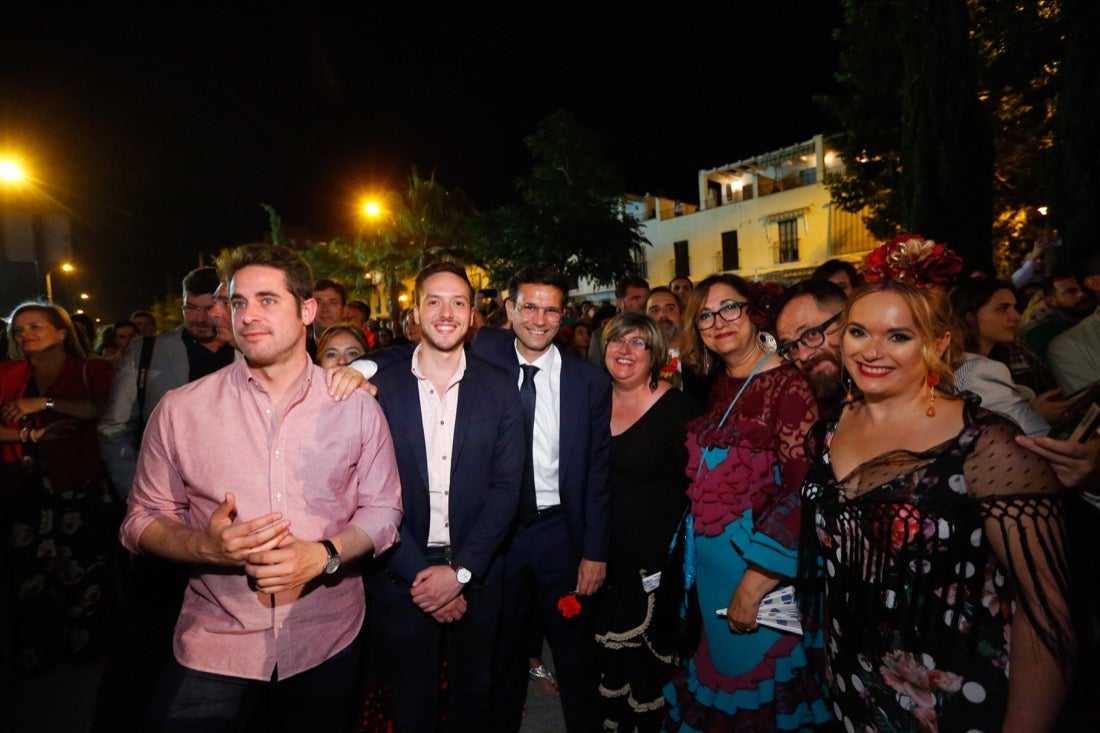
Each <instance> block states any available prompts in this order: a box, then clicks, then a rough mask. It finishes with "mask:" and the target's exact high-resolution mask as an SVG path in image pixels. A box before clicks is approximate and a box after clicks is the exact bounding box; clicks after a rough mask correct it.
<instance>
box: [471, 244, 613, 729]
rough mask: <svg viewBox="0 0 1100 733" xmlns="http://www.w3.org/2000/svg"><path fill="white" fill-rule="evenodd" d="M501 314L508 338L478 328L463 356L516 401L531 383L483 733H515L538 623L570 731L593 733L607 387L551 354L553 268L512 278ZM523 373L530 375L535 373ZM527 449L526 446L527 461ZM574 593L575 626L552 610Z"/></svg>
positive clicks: (559, 291)
mask: <svg viewBox="0 0 1100 733" xmlns="http://www.w3.org/2000/svg"><path fill="white" fill-rule="evenodd" d="M508 290H509V296H510V297H509V300H508V302H507V303H506V304H505V308H506V309H507V312H508V317H509V320H510V321H511V324H512V331H511V332H508V331H502V330H498V329H490V328H482V329H479V330H478V332H477V336H475V337H474V341H473V344H472V345H471V352H472V353H473V354H475V355H477V356H481V357H484V358H485V359H486V360H487V361H490V362H492V363H494V364H496V365H498V366H501V367H503V368H504V369H507V370H508V373H509V374H510V385H511V387H512V389H513V390H517V389H519V390H522V389H523V387H524V382H525V380H526V379H528V373H530V374H531V376H530V379H532V380H533V384H534V386H535V395H534V397H533V403H534V416H533V424H531V425H530V426H528V427H527V429H529V430H531V437H530V438H529V439H528V440H529V441H530V443H529V445H530V457H529V459H528V460H529V461H530V463H529V465H528V466H527V467H526V470H527V471H528V472H529V478H528V487H529V488H528V490H527V493H528V496H527V497H524V496H523V491H522V490H521V498H520V510H519V516H518V518H517V519H518V521H517V522H516V525H515V529H514V532H513V534H512V536H511V538H510V540H509V544H508V546H507V549H506V551H505V557H504V608H503V612H502V615H501V624H500V634H499V636H498V639H497V649H496V662H495V664H494V670H495V671H494V679H493V720H492V730H494V731H509V732H514V731H517V730H519V727H520V724H521V722H522V715H523V712H522V711H523V703H524V700H525V697H526V693H527V670H528V662H527V643H526V640H527V635H526V629H527V624H528V623H529V619H530V618H531V617H532V616H533V614H538V615H539V616H540V617H541V620H542V624H543V629H544V633H545V635H546V639H547V641H548V642H549V644H550V649H551V651H552V653H553V656H554V666H555V668H556V671H557V674H558V681H559V685H560V691H561V703H562V710H563V712H564V713H565V723H566V728H567V730H569V731H571V732H572V733H577V732H581V731H593V730H599V729H600V728H601V723H600V715H599V692H598V684H599V682H598V672H597V669H596V662H595V640H594V636H593V630H592V624H591V620H592V619H591V617H592V612H593V609H592V606H593V605H594V604H595V601H594V599H591V598H590V596H592V595H593V594H595V593H596V591H597V590H599V588H600V586H601V585H602V584H603V580H604V576H605V573H606V567H607V550H608V542H609V515H610V494H609V491H608V487H607V476H608V470H609V461H610V444H611V432H610V431H611V428H610V424H611V380H610V378H609V377H608V375H607V374H606V373H605V372H604V371H602V370H600V369H598V368H596V367H595V366H593V365H592V364H589V363H588V362H586V361H584V360H582V359H579V358H576V357H572V356H568V355H566V354H564V353H562V352H561V351H560V350H559V349H558V348H557V347H556V346H554V338H555V336H556V335H557V333H558V328H559V326H560V325H561V317H562V307H563V305H564V302H565V294H566V291H567V285H566V283H565V280H564V278H563V277H562V276H561V274H560V273H558V272H557V271H556V270H554V269H553V268H551V267H549V266H546V265H538V266H534V267H528V268H524V269H522V270H520V271H519V272H517V273H516V275H515V276H514V277H513V278H512V280H511V282H510V283H509V287H508ZM531 367H535V369H534V370H532V369H531ZM527 447H528V446H527V445H525V451H526V448H527ZM573 593H575V594H576V595H577V596H579V599H580V601H581V606H582V609H583V610H582V611H581V614H580V615H579V616H576V617H572V618H564V617H563V616H562V614H561V613H560V612H559V610H558V601H559V600H560V599H561V598H562V597H563V596H566V595H570V594H573Z"/></svg>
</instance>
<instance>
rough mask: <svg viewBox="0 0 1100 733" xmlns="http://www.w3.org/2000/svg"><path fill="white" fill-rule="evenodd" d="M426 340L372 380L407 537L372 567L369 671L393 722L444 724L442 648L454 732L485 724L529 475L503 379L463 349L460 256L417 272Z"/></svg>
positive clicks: (511, 390) (417, 314) (466, 302)
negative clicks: (515, 526)
mask: <svg viewBox="0 0 1100 733" xmlns="http://www.w3.org/2000/svg"><path fill="white" fill-rule="evenodd" d="M416 297H417V303H416V306H415V307H414V310H413V317H414V318H415V319H416V320H417V322H418V323H419V325H420V327H421V330H422V333H423V336H422V339H421V342H420V345H419V346H418V347H417V348H416V350H415V351H414V352H413V353H412V355H411V357H409V356H406V357H405V358H404V359H403V360H402V361H399V362H396V363H393V364H390V365H388V366H385V367H383V368H382V370H381V371H379V372H378V374H377V375H376V376H375V378H374V383H375V384H376V385H377V386H378V400H379V402H380V403H381V405H382V409H383V411H384V412H385V413H386V417H387V419H388V420H389V424H390V432H391V434H392V435H393V436H394V442H395V444H396V445H397V446H399V448H398V450H397V451H396V452H397V455H398V459H397V464H398V471H399V473H400V476H401V496H402V501H403V505H404V511H405V518H404V521H403V522H402V524H401V538H400V540H401V541H400V545H399V546H397V547H396V548H395V549H394V550H392V551H391V552H390V553H389V554H387V555H386V556H384V557H383V558H382V559H381V562H380V563H378V564H377V565H376V567H375V568H374V569H373V570H372V572H370V573H369V574H368V577H367V581H366V584H367V590H368V591H369V592H370V594H371V596H372V605H371V608H370V611H369V613H368V619H369V621H368V623H369V624H370V625H369V628H368V633H367V644H368V657H367V667H368V670H370V671H371V674H370V677H371V678H373V679H372V681H374V682H376V683H377V682H381V681H386V682H389V683H390V684H391V686H392V688H393V695H394V705H393V723H394V729H395V730H396V731H428V730H434V729H435V728H436V724H437V720H438V715H439V707H440V706H439V705H437V692H438V689H439V666H440V655H441V654H442V656H443V658H444V659H445V660H446V662H447V685H446V699H445V700H444V701H443V705H442V707H443V709H444V710H446V713H447V721H448V727H449V728H451V729H453V730H460V731H467V730H468V731H481V730H487V729H488V725H489V710H490V708H489V690H490V678H491V674H492V654H491V650H492V648H493V643H494V638H495V635H496V629H497V625H498V622H499V616H500V610H501V591H502V577H503V563H502V561H501V547H502V545H503V543H504V539H505V536H506V535H507V533H508V530H509V529H510V527H511V525H512V522H513V520H514V518H515V514H516V506H517V502H518V499H519V486H520V480H521V477H522V473H523V462H524V446H523V424H522V410H521V408H520V405H519V397H518V394H517V392H516V390H515V387H514V386H513V385H512V383H511V382H510V381H509V377H508V374H507V373H506V372H505V371H503V370H501V369H500V368H498V367H495V366H492V365H491V364H488V363H486V362H484V361H482V360H480V359H477V358H475V357H469V358H467V356H466V354H465V350H464V348H463V347H464V342H465V335H466V331H467V329H468V328H469V327H470V323H471V321H472V316H473V310H474V308H473V288H472V287H471V286H470V281H469V280H468V279H467V277H466V272H465V271H464V270H463V269H462V268H461V267H458V266H457V265H454V264H452V263H438V264H435V265H429V266H428V267H426V268H424V269H423V270H421V272H420V274H419V275H418V276H417V279H416Z"/></svg>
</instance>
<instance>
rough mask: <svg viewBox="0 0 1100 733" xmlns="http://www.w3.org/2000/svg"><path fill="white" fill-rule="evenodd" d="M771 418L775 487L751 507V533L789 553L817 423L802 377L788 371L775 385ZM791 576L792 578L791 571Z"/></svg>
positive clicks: (793, 545) (814, 405)
mask: <svg viewBox="0 0 1100 733" xmlns="http://www.w3.org/2000/svg"><path fill="white" fill-rule="evenodd" d="M777 388H778V389H779V395H778V396H777V398H776V400H775V405H774V410H775V415H774V418H773V425H774V430H775V434H776V438H777V447H776V483H775V484H774V485H773V486H772V487H771V488H770V490H768V491H766V492H762V493H761V495H760V496H759V500H758V503H757V505H755V506H754V507H753V514H754V517H755V519H754V522H753V524H754V530H755V531H756V532H759V533H762V534H765V535H767V536H768V537H770V538H772V539H773V540H775V541H776V542H778V543H779V544H781V545H783V546H784V547H786V548H787V549H789V550H792V551H793V550H796V549H797V547H798V535H799V530H800V525H801V516H802V514H801V498H800V490H801V487H802V480H803V479H804V478H805V477H806V472H807V471H808V470H809V468H810V464H809V461H808V459H807V455H806V438H807V435H808V434H809V432H810V428H812V427H813V425H814V423H815V422H817V416H818V413H817V402H816V401H815V400H814V397H813V394H812V393H811V392H810V387H809V385H808V384H807V383H806V380H805V379H804V378H803V377H802V375H801V374H799V373H798V372H796V371H794V370H793V369H792V370H791V376H790V378H788V379H784V380H780V381H779V382H778V383H777ZM790 574H792V575H793V574H794V573H793V570H792V572H791V573H790Z"/></svg>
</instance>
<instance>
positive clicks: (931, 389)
mask: <svg viewBox="0 0 1100 733" xmlns="http://www.w3.org/2000/svg"><path fill="white" fill-rule="evenodd" d="M925 381H926V382H928V409H927V410H926V411H925V413H924V414H925V415H927V416H928V417H935V416H936V385H937V384H939V383H940V375H939V374H936V373H935V372H928V378H927V379H926V380H925Z"/></svg>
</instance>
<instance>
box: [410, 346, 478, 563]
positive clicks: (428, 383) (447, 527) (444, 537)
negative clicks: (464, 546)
mask: <svg viewBox="0 0 1100 733" xmlns="http://www.w3.org/2000/svg"><path fill="white" fill-rule="evenodd" d="M458 358H459V363H458V369H456V370H455V373H454V374H452V375H451V379H450V381H449V382H448V383H447V388H446V389H445V390H443V392H438V391H437V390H436V388H435V384H434V383H433V382H432V380H430V379H428V378H427V377H426V376H424V373H423V372H421V371H420V347H419V346H417V347H416V350H415V351H414V352H413V357H412V373H413V376H414V377H416V384H417V388H418V389H419V391H420V421H421V423H422V424H423V425H424V447H425V450H426V451H427V457H428V507H429V516H428V547H446V546H447V545H450V544H451V499H450V495H451V458H452V457H453V456H452V455H451V449H452V448H454V444H455V422H456V421H457V420H458V390H459V387H460V385H461V383H462V375H464V374H465V373H466V353H465V352H460V353H459V355H458Z"/></svg>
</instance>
